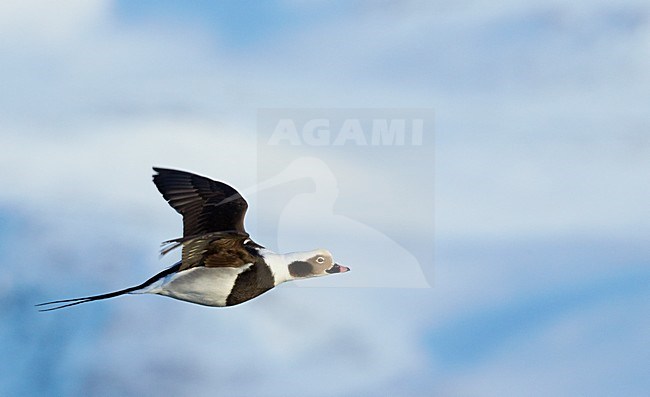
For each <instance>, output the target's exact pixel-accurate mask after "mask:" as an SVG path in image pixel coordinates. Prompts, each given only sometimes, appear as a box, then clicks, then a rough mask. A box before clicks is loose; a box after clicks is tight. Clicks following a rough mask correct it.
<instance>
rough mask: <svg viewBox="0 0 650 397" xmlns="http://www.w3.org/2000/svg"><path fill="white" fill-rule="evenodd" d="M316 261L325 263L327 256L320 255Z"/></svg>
mask: <svg viewBox="0 0 650 397" xmlns="http://www.w3.org/2000/svg"><path fill="white" fill-rule="evenodd" d="M316 262H318V263H323V262H325V258H323V257H322V256H319V257H318V258H316Z"/></svg>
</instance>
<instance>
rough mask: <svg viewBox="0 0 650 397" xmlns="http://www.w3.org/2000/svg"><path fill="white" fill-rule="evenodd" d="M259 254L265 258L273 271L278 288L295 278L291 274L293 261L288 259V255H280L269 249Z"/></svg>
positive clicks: (260, 251)
mask: <svg viewBox="0 0 650 397" xmlns="http://www.w3.org/2000/svg"><path fill="white" fill-rule="evenodd" d="M258 252H259V253H260V255H262V257H263V258H264V262H266V264H267V265H268V267H269V269H271V273H273V280H274V282H275V285H276V286H277V285H278V284H282V283H284V282H285V281H289V280H293V277H292V276H291V274H289V263H291V261H290V260H289V259H288V258H287V255H283V254H278V253H275V252H273V251H270V250H267V249H261V250H259V251H258Z"/></svg>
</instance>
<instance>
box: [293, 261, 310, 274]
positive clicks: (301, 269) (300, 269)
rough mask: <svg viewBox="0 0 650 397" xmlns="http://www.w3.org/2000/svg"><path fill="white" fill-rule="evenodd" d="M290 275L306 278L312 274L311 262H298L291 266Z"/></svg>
mask: <svg viewBox="0 0 650 397" xmlns="http://www.w3.org/2000/svg"><path fill="white" fill-rule="evenodd" d="M289 274H291V275H292V276H293V277H305V276H309V275H310V274H312V266H311V263H309V262H303V261H296V262H291V263H290V264H289Z"/></svg>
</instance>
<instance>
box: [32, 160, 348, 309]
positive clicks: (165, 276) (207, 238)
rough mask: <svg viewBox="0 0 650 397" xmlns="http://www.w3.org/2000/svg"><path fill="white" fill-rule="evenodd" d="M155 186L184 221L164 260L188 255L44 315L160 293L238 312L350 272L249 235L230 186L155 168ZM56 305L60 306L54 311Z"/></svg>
mask: <svg viewBox="0 0 650 397" xmlns="http://www.w3.org/2000/svg"><path fill="white" fill-rule="evenodd" d="M153 170H154V171H155V174H154V176H153V182H154V184H155V185H156V187H157V188H158V190H159V191H160V193H161V194H162V196H163V197H164V198H165V200H167V202H168V203H169V205H171V206H172V208H174V209H175V210H176V211H177V212H178V213H180V214H181V215H182V216H183V237H180V238H177V239H173V240H169V241H165V242H164V243H163V249H162V250H161V255H165V254H167V253H168V252H170V251H171V250H173V249H175V248H177V247H182V257H181V260H180V261H179V262H177V263H176V264H174V265H173V266H171V267H170V268H168V269H166V270H163V271H162V272H160V273H158V274H156V275H155V276H153V277H151V278H150V279H148V280H147V281H145V282H144V283H142V284H140V285H136V286H134V287H130V288H125V289H122V290H119V291H115V292H109V293H106V294H101V295H93V296H87V297H84V298H74V299H63V300H56V301H51V302H46V303H41V304H38V305H36V306H44V307H46V308H43V309H40V311H50V310H56V309H61V308H64V307H68V306H74V305H78V304H80V303H86V302H92V301H96V300H100V299H108V298H113V297H115V296H120V295H124V294H158V295H164V296H168V297H171V298H174V299H179V300H183V301H187V302H192V303H197V304H199V305H205V306H218V307H223V306H233V305H238V304H240V303H242V302H246V301H248V300H250V299H253V298H255V297H257V296H259V295H261V294H263V293H264V292H266V291H268V290H270V289H271V288H273V287H275V286H277V285H279V284H281V283H283V282H285V281H290V280H298V279H304V278H310V277H319V276H326V275H328V274H335V273H344V272H347V271H349V270H350V269H349V268H347V267H345V266H341V265H339V264H337V263H334V260H333V259H332V254H330V252H329V251H327V250H324V249H317V250H313V251H305V252H293V253H289V254H277V253H274V252H272V251H270V250H268V249H266V248H264V247H263V246H261V245H259V244H257V243H255V242H254V241H253V240H251V238H250V236H249V235H248V233H246V230H245V229H244V216H245V215H246V210H247V209H248V203H247V202H246V200H244V198H243V197H242V196H241V194H239V192H237V190H235V189H234V188H232V187H231V186H229V185H227V184H225V183H223V182H218V181H213V180H211V179H209V178H206V177H203V176H199V175H195V174H192V173H189V172H185V171H177V170H172V169H165V168H156V167H154V169H153ZM52 305H56V306H52Z"/></svg>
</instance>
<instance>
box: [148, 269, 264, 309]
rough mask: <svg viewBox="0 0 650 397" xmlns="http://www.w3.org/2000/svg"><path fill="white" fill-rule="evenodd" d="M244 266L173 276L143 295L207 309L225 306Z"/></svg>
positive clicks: (157, 283) (158, 283)
mask: <svg viewBox="0 0 650 397" xmlns="http://www.w3.org/2000/svg"><path fill="white" fill-rule="evenodd" d="M251 265H252V263H249V264H247V265H245V266H242V267H196V268H193V269H189V270H185V271H182V272H180V273H174V274H170V275H169V276H166V277H165V278H164V279H162V280H160V281H159V282H156V283H154V284H152V285H151V286H150V287H149V288H147V289H146V290H144V291H142V292H143V293H149V294H158V295H164V296H169V297H172V298H175V299H180V300H183V301H187V302H192V303H198V304H200V305H206V306H226V299H227V298H228V295H229V294H230V291H231V290H232V287H233V285H234V284H235V280H236V279H237V276H238V275H239V274H241V273H242V272H244V271H246V270H248V268H250V267H251Z"/></svg>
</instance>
